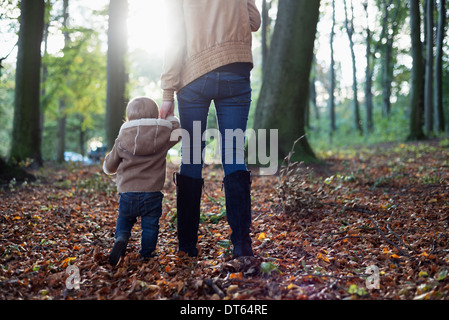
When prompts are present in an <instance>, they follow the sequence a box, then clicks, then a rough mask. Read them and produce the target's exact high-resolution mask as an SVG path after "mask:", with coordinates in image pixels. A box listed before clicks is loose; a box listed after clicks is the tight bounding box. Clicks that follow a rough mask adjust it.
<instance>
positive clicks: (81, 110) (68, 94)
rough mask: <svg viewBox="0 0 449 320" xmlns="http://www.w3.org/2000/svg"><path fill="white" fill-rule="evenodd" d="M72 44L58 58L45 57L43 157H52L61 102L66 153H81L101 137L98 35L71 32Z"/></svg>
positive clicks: (102, 70)
mask: <svg viewBox="0 0 449 320" xmlns="http://www.w3.org/2000/svg"><path fill="white" fill-rule="evenodd" d="M71 35H72V41H71V43H70V45H69V46H68V47H67V48H65V49H64V50H63V51H62V53H61V55H45V56H44V59H43V63H44V64H45V65H46V66H47V68H48V76H47V81H46V82H45V83H44V85H43V88H44V89H45V95H44V96H43V97H42V105H43V106H44V109H45V127H44V134H43V139H44V143H43V149H44V150H43V154H44V157H45V158H46V159H47V160H48V159H51V156H52V155H53V154H54V151H53V150H55V145H56V138H57V132H56V131H57V119H58V117H59V116H62V115H59V103H60V101H64V102H65V105H66V108H65V109H64V112H65V114H64V115H65V116H66V117H67V129H66V130H67V139H66V142H67V148H66V149H67V150H72V151H78V152H80V153H84V151H85V145H84V143H85V142H86V141H87V139H88V138H90V137H94V136H98V135H99V136H103V134H102V132H103V127H104V121H103V119H104V106H105V99H106V55H105V53H104V52H102V50H101V48H100V41H99V34H97V33H96V32H94V31H93V30H89V29H77V30H72V32H71ZM81 144H82V145H81Z"/></svg>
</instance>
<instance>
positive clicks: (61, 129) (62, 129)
mask: <svg viewBox="0 0 449 320" xmlns="http://www.w3.org/2000/svg"><path fill="white" fill-rule="evenodd" d="M62 16H63V22H62V27H63V29H64V49H66V50H67V49H68V47H69V43H70V35H69V32H68V31H67V27H68V20H69V0H64V1H63V7H62ZM64 73H65V74H66V75H67V70H64ZM66 104H67V102H66V100H65V97H63V98H61V99H60V100H59V114H58V144H57V147H56V161H57V162H58V163H63V162H64V161H65V158H64V153H65V137H66V123H67V116H66V114H65V109H66V107H67V106H66Z"/></svg>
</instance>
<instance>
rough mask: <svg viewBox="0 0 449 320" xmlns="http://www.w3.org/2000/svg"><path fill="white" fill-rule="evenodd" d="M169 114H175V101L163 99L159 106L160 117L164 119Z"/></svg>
mask: <svg viewBox="0 0 449 320" xmlns="http://www.w3.org/2000/svg"><path fill="white" fill-rule="evenodd" d="M169 116H172V117H173V116H175V102H174V101H163V102H162V106H161V112H160V118H161V119H164V120H165V119H167V117H169Z"/></svg>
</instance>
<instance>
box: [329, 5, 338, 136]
mask: <svg viewBox="0 0 449 320" xmlns="http://www.w3.org/2000/svg"><path fill="white" fill-rule="evenodd" d="M335 26H336V20H335V0H332V29H331V35H330V49H331V52H330V54H331V57H330V58H331V61H330V72H329V77H330V80H329V83H330V85H329V116H330V131H329V136H330V138H331V139H332V136H333V133H334V132H335V130H337V124H336V119H335V54H334V37H335Z"/></svg>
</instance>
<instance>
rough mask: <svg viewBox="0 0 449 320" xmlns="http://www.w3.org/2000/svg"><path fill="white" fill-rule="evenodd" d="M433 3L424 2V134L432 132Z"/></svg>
mask: <svg viewBox="0 0 449 320" xmlns="http://www.w3.org/2000/svg"><path fill="white" fill-rule="evenodd" d="M434 1H435V0H426V11H425V12H426V13H425V14H426V22H427V23H426V78H425V89H424V115H425V117H424V118H425V128H426V134H428V135H431V134H432V132H433V60H434V59H433V43H434V42H433V26H434V19H433V11H434Z"/></svg>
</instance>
